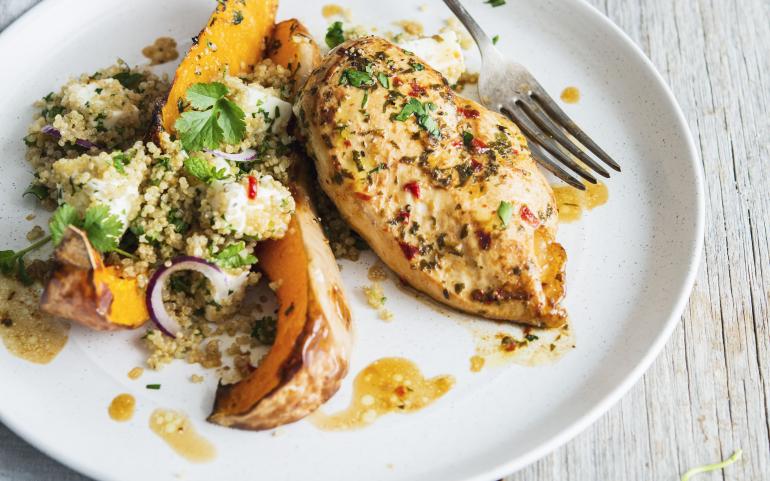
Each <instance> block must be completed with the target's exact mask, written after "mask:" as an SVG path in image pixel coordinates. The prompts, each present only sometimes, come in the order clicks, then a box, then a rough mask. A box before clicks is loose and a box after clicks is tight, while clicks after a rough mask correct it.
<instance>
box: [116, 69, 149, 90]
mask: <svg viewBox="0 0 770 481" xmlns="http://www.w3.org/2000/svg"><path fill="white" fill-rule="evenodd" d="M112 78H114V79H115V80H117V81H118V82H120V85H122V86H123V87H125V88H127V89H129V90H136V88H137V87H139V84H140V83H142V81H143V80H144V75H143V74H140V73H134V72H120V73H116V74H115V75H113V76H112Z"/></svg>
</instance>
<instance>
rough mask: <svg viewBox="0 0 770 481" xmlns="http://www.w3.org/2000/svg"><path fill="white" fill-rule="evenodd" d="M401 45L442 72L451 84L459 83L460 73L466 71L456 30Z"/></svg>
mask: <svg viewBox="0 0 770 481" xmlns="http://www.w3.org/2000/svg"><path fill="white" fill-rule="evenodd" d="M400 46H401V48H403V49H405V50H408V51H410V52H412V53H414V54H415V55H417V56H418V57H420V58H421V59H423V60H425V62H426V63H427V64H428V65H430V66H431V67H433V68H434V69H436V70H438V71H439V72H441V74H442V75H443V76H444V77H446V79H447V80H448V81H449V83H450V84H455V83H457V80H459V79H460V75H462V73H463V72H465V60H464V58H463V51H462V48H461V47H460V43H459V42H458V40H457V34H456V33H455V32H452V31H447V32H444V33H442V34H441V35H434V36H432V37H424V38H418V39H416V40H410V41H408V42H403V43H402V44H401V45H400Z"/></svg>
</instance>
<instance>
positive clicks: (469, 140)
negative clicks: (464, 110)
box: [463, 131, 473, 149]
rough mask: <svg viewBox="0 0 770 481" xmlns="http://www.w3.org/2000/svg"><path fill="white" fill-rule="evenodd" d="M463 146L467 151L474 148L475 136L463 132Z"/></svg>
mask: <svg viewBox="0 0 770 481" xmlns="http://www.w3.org/2000/svg"><path fill="white" fill-rule="evenodd" d="M463 145H464V146H465V148H466V149H471V148H473V134H472V133H470V132H468V131H465V132H463Z"/></svg>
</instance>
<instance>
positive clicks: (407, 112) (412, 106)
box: [394, 98, 425, 122]
mask: <svg viewBox="0 0 770 481" xmlns="http://www.w3.org/2000/svg"><path fill="white" fill-rule="evenodd" d="M413 114H417V115H425V107H423V106H422V103H421V102H420V101H419V100H417V99H415V98H411V99H409V102H407V103H406V105H404V108H402V109H401V112H400V113H399V114H398V115H396V116H395V117H394V119H396V120H398V121H399V122H404V121H405V120H406V119H408V118H409V117H411V116H412V115H413Z"/></svg>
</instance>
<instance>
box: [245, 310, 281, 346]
mask: <svg viewBox="0 0 770 481" xmlns="http://www.w3.org/2000/svg"><path fill="white" fill-rule="evenodd" d="M277 332H278V325H277V322H276V319H275V318H274V317H269V316H268V317H263V318H262V319H257V322H255V323H254V327H252V328H251V337H253V338H254V339H256V340H258V341H259V342H260V343H262V344H264V345H265V346H271V345H273V343H275V335H276V333H277Z"/></svg>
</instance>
